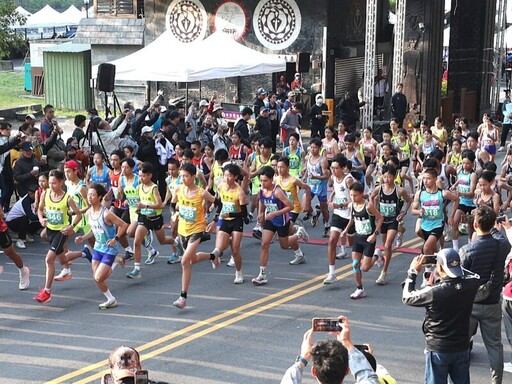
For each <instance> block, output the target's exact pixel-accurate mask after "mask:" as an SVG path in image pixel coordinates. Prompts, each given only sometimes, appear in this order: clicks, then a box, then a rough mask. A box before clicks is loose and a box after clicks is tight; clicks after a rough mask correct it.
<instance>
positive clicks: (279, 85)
mask: <svg viewBox="0 0 512 384" xmlns="http://www.w3.org/2000/svg"><path fill="white" fill-rule="evenodd" d="M276 88H282V89H283V91H284V92H287V91H289V90H290V84H288V83H287V82H286V77H285V76H284V75H281V76H280V77H279V83H277V86H276Z"/></svg>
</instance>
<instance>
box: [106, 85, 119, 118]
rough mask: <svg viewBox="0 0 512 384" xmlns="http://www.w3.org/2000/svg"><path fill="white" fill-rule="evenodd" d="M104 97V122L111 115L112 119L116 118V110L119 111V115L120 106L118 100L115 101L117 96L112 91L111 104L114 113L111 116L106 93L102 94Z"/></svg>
mask: <svg viewBox="0 0 512 384" xmlns="http://www.w3.org/2000/svg"><path fill="white" fill-rule="evenodd" d="M103 93H104V95H105V101H104V104H105V120H106V119H108V117H109V116H110V115H112V116H113V117H116V116H117V110H118V109H119V113H121V112H122V111H121V106H120V104H119V100H118V99H117V95H116V92H115V91H112V101H113V104H114V113H113V114H112V111H111V110H110V107H109V105H108V92H103Z"/></svg>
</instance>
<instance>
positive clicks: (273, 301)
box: [48, 238, 423, 384]
mask: <svg viewBox="0 0 512 384" xmlns="http://www.w3.org/2000/svg"><path fill="white" fill-rule="evenodd" d="M422 243H423V240H419V239H418V238H414V239H411V240H408V241H406V242H404V243H403V245H402V247H406V246H409V245H410V246H411V247H416V246H419V245H421V244H422ZM401 254H403V252H395V253H394V254H393V257H396V256H399V255H401ZM342 272H343V274H342V275H339V276H338V280H342V279H344V278H346V277H347V276H351V275H352V264H347V265H344V266H343V267H340V268H338V269H337V270H336V273H337V274H339V273H342ZM324 278H325V275H323V274H322V275H319V276H316V277H314V278H312V279H309V280H307V281H304V282H302V283H300V284H297V285H294V286H292V287H290V288H286V289H284V290H282V291H279V292H276V293H273V294H270V295H267V296H265V297H263V298H261V299H258V300H255V301H252V302H250V303H247V304H244V305H241V306H239V307H237V308H234V309H231V310H228V311H225V312H222V313H221V314H219V315H216V316H213V317H210V318H208V319H206V320H203V321H199V322H197V323H195V324H192V325H190V326H188V327H185V328H183V329H181V330H178V331H176V332H173V333H170V334H168V335H165V336H163V337H160V338H158V339H155V340H153V341H150V342H148V343H146V344H143V345H141V346H140V347H137V348H136V349H137V351H139V352H142V351H145V350H147V349H149V348H152V347H155V346H158V345H161V344H163V343H165V342H167V341H170V340H173V339H176V338H178V337H180V336H183V335H185V334H187V333H190V332H193V331H195V330H197V329H199V328H202V327H206V328H205V329H203V330H201V331H199V332H196V333H193V334H191V335H188V336H186V337H184V338H182V339H180V340H177V341H174V342H173V343H171V344H168V345H164V346H162V347H161V348H158V349H156V350H154V351H152V352H149V353H147V354H144V355H141V360H142V361H144V360H147V359H149V358H152V357H155V356H158V355H160V354H162V353H164V352H167V351H169V350H172V349H174V348H177V347H179V346H182V345H184V344H187V343H189V342H191V341H193V340H196V339H198V338H200V337H203V336H205V335H208V334H210V333H212V332H215V331H218V330H220V329H222V328H225V327H227V326H229V325H232V324H234V323H237V322H239V321H242V320H244V319H247V318H249V317H252V316H254V315H257V314H259V313H261V312H264V311H268V310H270V309H272V308H275V307H277V306H279V305H282V304H284V303H287V302H289V301H291V300H294V299H296V298H299V297H301V296H304V295H306V294H308V293H311V292H314V291H316V290H318V289H320V288H322V287H325V286H324V284H318V283H319V282H320V281H321V280H322V281H323V279H324ZM308 286H310V287H308ZM306 287H307V288H306ZM269 301H270V303H268V304H266V305H262V304H264V303H266V302H269ZM241 312H244V313H241ZM232 315H237V316H235V317H232V318H230V319H227V320H224V321H223V322H219V320H222V319H224V318H227V317H230V316H232ZM107 364H108V361H107V360H102V361H100V362H98V363H95V364H91V365H88V366H86V367H84V368H81V369H78V370H75V371H72V372H70V373H68V374H66V375H63V376H61V377H58V378H56V379H54V380H51V381H48V383H50V384H57V383H62V382H66V381H68V380H70V379H72V378H75V377H77V376H80V375H83V374H86V373H87V372H91V371H94V370H96V369H99V368H104V367H105V366H106V365H107ZM106 373H108V370H103V371H102V372H99V373H96V374H93V375H92V376H89V377H86V378H84V379H82V380H79V381H75V383H90V382H92V381H95V380H97V379H99V378H101V377H102V376H103V375H104V374H106Z"/></svg>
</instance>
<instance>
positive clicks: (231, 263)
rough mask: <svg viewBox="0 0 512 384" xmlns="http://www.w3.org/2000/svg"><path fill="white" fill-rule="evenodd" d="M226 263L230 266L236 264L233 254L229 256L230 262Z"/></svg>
mask: <svg viewBox="0 0 512 384" xmlns="http://www.w3.org/2000/svg"><path fill="white" fill-rule="evenodd" d="M226 265H227V266H228V267H234V266H235V258H234V257H233V255H231V257H230V258H229V261H228V263H227V264H226Z"/></svg>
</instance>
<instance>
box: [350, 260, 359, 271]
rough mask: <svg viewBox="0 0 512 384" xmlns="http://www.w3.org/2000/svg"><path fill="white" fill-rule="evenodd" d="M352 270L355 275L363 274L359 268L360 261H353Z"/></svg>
mask: <svg viewBox="0 0 512 384" xmlns="http://www.w3.org/2000/svg"><path fill="white" fill-rule="evenodd" d="M352 270H353V271H354V272H355V273H361V268H360V267H359V260H352Z"/></svg>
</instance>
